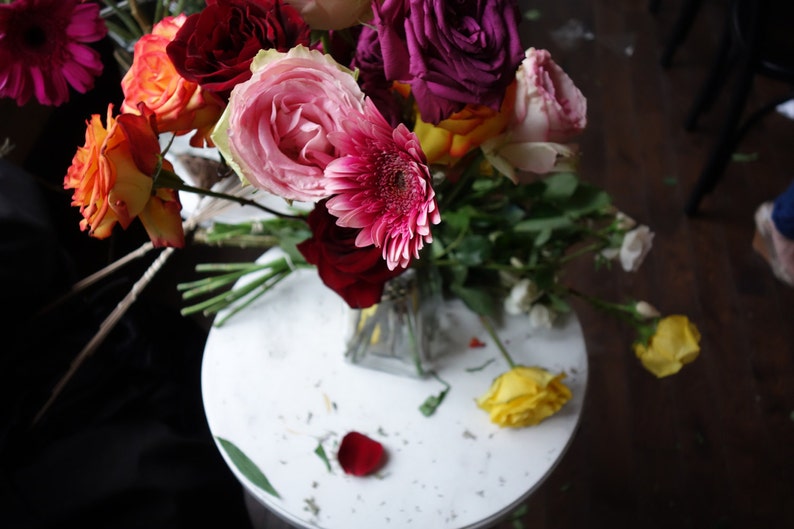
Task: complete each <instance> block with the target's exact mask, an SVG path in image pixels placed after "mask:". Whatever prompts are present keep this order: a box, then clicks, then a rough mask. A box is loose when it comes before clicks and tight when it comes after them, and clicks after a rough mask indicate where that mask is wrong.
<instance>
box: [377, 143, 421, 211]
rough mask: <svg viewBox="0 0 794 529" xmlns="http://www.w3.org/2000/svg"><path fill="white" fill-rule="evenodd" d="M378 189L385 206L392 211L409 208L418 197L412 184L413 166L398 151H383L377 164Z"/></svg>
mask: <svg viewBox="0 0 794 529" xmlns="http://www.w3.org/2000/svg"><path fill="white" fill-rule="evenodd" d="M377 171H378V172H377V174H378V189H379V190H380V195H381V198H382V199H383V200H384V202H385V204H386V207H387V208H388V209H390V210H392V211H398V212H404V211H408V210H410V209H411V208H412V207H413V206H414V205H415V204H416V200H417V199H418V198H420V197H418V196H417V195H418V194H419V191H418V189H417V188H416V186H415V185H412V184H413V178H411V175H412V174H413V172H414V171H413V167H411V164H410V163H409V162H406V160H404V159H403V158H402V157H401V156H400V155H399V154H398V153H384V154H383V155H382V157H381V159H380V163H379V164H378V170H377Z"/></svg>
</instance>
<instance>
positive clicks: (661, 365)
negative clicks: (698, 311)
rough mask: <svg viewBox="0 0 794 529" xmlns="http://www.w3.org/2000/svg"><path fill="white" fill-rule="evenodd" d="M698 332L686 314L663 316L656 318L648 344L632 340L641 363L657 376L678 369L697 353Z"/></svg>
mask: <svg viewBox="0 0 794 529" xmlns="http://www.w3.org/2000/svg"><path fill="white" fill-rule="evenodd" d="M699 342H700V332H699V331H698V328H697V327H695V325H694V324H693V323H692V322H690V321H689V318H687V317H686V316H680V315H673V316H667V317H666V318H663V319H662V320H660V321H659V324H658V325H657V326H656V332H655V333H654V334H653V336H651V339H650V340H649V341H648V345H647V346H646V345H645V344H642V343H635V344H634V352H635V354H636V355H637V358H639V359H640V361H641V362H642V365H643V366H644V367H645V369H647V370H648V371H650V372H651V373H653V374H654V375H656V376H657V377H659V378H662V377H666V376H669V375H674V374H676V373H678V372H679V371H680V370H681V368H682V367H683V366H684V364H688V363H689V362H692V361H693V360H694V359H695V358H697V357H698V354H699V353H700V346H699V345H698V343H699Z"/></svg>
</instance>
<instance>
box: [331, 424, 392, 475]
mask: <svg viewBox="0 0 794 529" xmlns="http://www.w3.org/2000/svg"><path fill="white" fill-rule="evenodd" d="M336 457H337V459H338V460H339V464H340V465H342V470H344V471H345V473H346V474H352V475H354V476H366V475H367V474H371V473H372V472H375V471H376V470H377V469H378V468H379V467H380V466H381V462H382V460H383V445H382V444H380V443H379V442H377V441H375V440H374V439H370V438H369V437H367V436H366V435H364V434H362V433H358V432H350V433H348V434H347V435H345V436H344V437H343V438H342V443H341V444H340V445H339V452H338V453H337V455H336Z"/></svg>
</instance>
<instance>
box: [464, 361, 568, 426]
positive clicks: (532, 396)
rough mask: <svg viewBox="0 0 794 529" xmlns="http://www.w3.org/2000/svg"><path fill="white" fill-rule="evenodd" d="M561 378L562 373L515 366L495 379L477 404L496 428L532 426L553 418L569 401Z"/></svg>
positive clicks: (563, 375)
mask: <svg viewBox="0 0 794 529" xmlns="http://www.w3.org/2000/svg"><path fill="white" fill-rule="evenodd" d="M563 378H565V373H560V374H558V375H552V374H551V373H549V372H548V371H546V370H545V369H542V368H540V367H525V366H516V367H514V368H513V369H511V370H510V371H508V372H506V373H504V374H502V375H500V376H499V377H497V378H496V379H495V380H494V381H493V384H492V385H491V389H490V390H488V392H487V393H486V394H485V395H483V396H482V397H480V398H479V399H477V405H478V406H479V407H480V408H482V409H483V410H485V411H487V412H488V413H489V414H490V416H491V422H494V423H496V424H498V425H499V426H509V427H512V428H519V427H523V426H532V425H534V424H538V423H539V422H540V421H542V420H543V419H545V418H547V417H550V416H552V415H554V414H555V413H556V412H557V411H558V410H559V409H560V408H562V406H563V405H564V404H565V403H566V402H568V401H569V400H570V399H571V390H570V389H568V387H567V386H566V385H565V384H563V383H562V382H561V380H562V379H563Z"/></svg>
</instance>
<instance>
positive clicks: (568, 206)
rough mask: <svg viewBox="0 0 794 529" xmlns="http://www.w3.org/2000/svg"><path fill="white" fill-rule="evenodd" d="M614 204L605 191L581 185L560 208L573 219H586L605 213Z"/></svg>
mask: <svg viewBox="0 0 794 529" xmlns="http://www.w3.org/2000/svg"><path fill="white" fill-rule="evenodd" d="M611 203H612V197H610V196H609V193H607V192H606V191H604V190H603V189H599V188H597V187H593V186H591V185H587V184H582V185H580V186H579V187H578V188H577V190H576V193H574V195H573V196H571V198H570V200H568V201H567V202H565V203H564V204H560V207H561V208H562V209H563V210H564V211H565V212H566V213H567V214H568V215H570V216H572V217H575V218H576V217H584V216H586V215H592V214H593V213H597V212H599V211H603V210H604V209H605V208H606V207H607V206H609V205H610V204H611Z"/></svg>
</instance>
